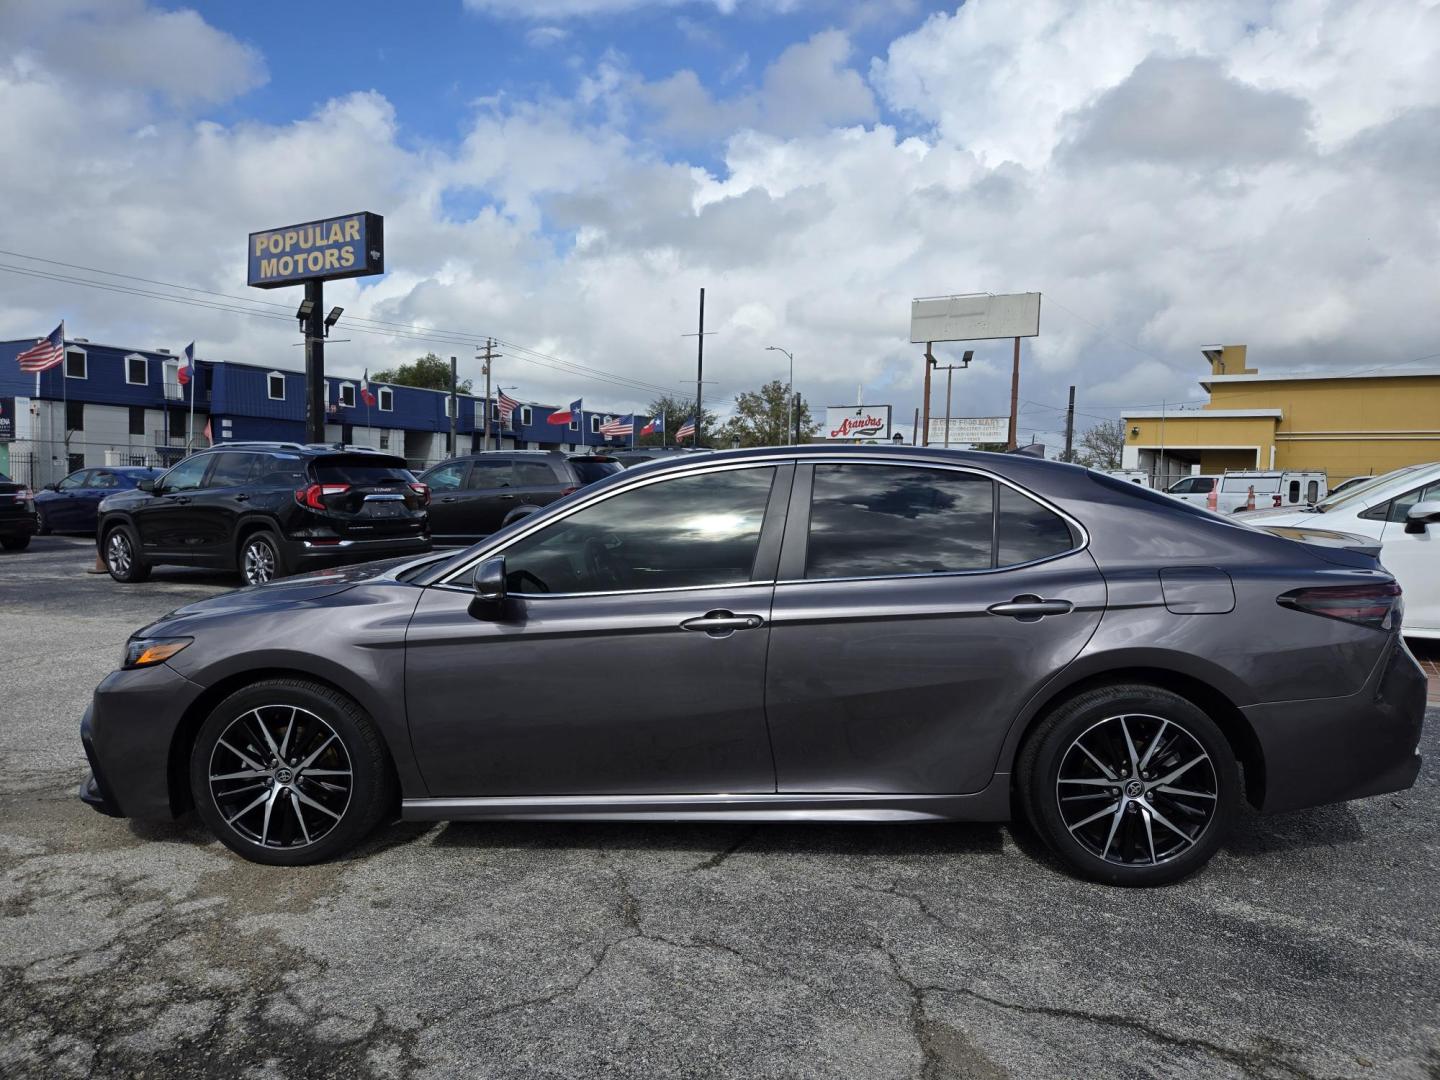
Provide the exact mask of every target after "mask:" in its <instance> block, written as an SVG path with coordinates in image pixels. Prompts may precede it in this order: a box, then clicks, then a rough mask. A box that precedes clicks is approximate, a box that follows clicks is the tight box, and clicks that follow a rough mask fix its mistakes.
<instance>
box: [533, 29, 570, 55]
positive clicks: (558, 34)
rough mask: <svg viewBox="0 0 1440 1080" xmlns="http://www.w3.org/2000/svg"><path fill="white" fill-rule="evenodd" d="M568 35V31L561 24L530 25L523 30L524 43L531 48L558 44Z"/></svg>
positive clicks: (542, 47)
mask: <svg viewBox="0 0 1440 1080" xmlns="http://www.w3.org/2000/svg"><path fill="white" fill-rule="evenodd" d="M569 36H570V31H569V30H566V29H565V28H564V27H562V26H532V27H531V28H530V29H529V30H527V31H525V44H527V45H529V46H530V47H531V48H532V49H548V48H550V47H551V46H552V45H559V44H560V43H561V42H562V41H565V40H566V39H567V38H568V37H569Z"/></svg>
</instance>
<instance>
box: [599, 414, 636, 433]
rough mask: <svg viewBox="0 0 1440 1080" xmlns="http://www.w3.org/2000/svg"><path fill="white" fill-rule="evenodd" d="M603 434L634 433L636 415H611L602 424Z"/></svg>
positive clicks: (601, 431) (601, 430)
mask: <svg viewBox="0 0 1440 1080" xmlns="http://www.w3.org/2000/svg"><path fill="white" fill-rule="evenodd" d="M600 434H601V435H634V434H635V417H634V415H633V414H632V415H630V416H609V417H606V418H605V422H604V423H603V424H601V425H600Z"/></svg>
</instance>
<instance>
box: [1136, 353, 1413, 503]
mask: <svg viewBox="0 0 1440 1080" xmlns="http://www.w3.org/2000/svg"><path fill="white" fill-rule="evenodd" d="M1202 351H1203V353H1204V355H1205V359H1206V360H1207V361H1209V364H1210V375H1209V376H1208V377H1207V378H1204V379H1201V380H1200V385H1201V386H1203V387H1204V388H1205V390H1206V391H1207V392H1208V393H1209V394H1210V400H1209V401H1208V402H1207V403H1206V404H1205V405H1203V406H1202V407H1201V408H1199V409H1196V408H1194V407H1193V406H1187V407H1184V408H1182V407H1180V406H1173V407H1167V408H1165V409H1147V410H1143V411H1135V412H1130V413H1127V414H1126V415H1125V417H1124V424H1125V450H1124V455H1123V459H1122V463H1123V465H1124V467H1125V468H1127V469H1139V470H1143V471H1144V472H1146V473H1148V474H1149V475H1150V476H1151V478H1152V482H1153V483H1154V484H1155V486H1157V487H1160V486H1168V484H1169V483H1170V482H1172V481H1173V480H1175V479H1178V478H1179V477H1181V476H1185V475H1188V474H1190V473H1192V472H1201V473H1223V472H1225V471H1226V470H1227V469H1314V470H1321V471H1323V472H1325V473H1328V474H1329V478H1330V484H1331V485H1332V486H1333V485H1335V484H1338V483H1339V482H1340V481H1342V480H1347V479H1349V478H1350V477H1352V476H1365V475H1378V474H1380V473H1384V472H1389V471H1390V470H1391V469H1398V468H1399V467H1400V466H1402V465H1413V464H1416V463H1418V462H1425V461H1440V369H1437V368H1428V369H1416V368H1414V367H1411V368H1408V369H1407V368H1403V367H1399V368H1391V369H1389V370H1383V371H1369V372H1362V373H1359V374H1351V375H1340V374H1332V373H1328V372H1303V373H1299V374H1291V375H1261V374H1260V372H1259V371H1257V370H1255V369H1254V368H1249V367H1246V366H1245V346H1244V345H1215V346H1211V347H1209V348H1206V349H1204V350H1202Z"/></svg>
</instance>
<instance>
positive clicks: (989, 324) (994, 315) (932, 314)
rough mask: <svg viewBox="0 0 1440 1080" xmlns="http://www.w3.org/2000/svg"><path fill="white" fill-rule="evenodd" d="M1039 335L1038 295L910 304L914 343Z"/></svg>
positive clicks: (946, 298)
mask: <svg viewBox="0 0 1440 1080" xmlns="http://www.w3.org/2000/svg"><path fill="white" fill-rule="evenodd" d="M1039 333H1040V294H1039V293H1038V292H1028V293H1006V294H1003V295H1000V296H994V295H991V294H990V293H970V294H968V295H965V296H924V297H921V298H920V299H918V300H912V301H910V340H911V341H912V342H921V341H983V340H985V339H987V338H1015V337H1036V336H1037V335H1039Z"/></svg>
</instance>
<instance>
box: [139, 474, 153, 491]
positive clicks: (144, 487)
mask: <svg viewBox="0 0 1440 1080" xmlns="http://www.w3.org/2000/svg"><path fill="white" fill-rule="evenodd" d="M135 486H136V487H137V488H139V489H140V490H141V491H154V490H155V481H154V480H152V479H150V478H149V477H148V476H147V477H146V478H145V479H144V480H141V481H140V482H139V483H138V484H136V485H135Z"/></svg>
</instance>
